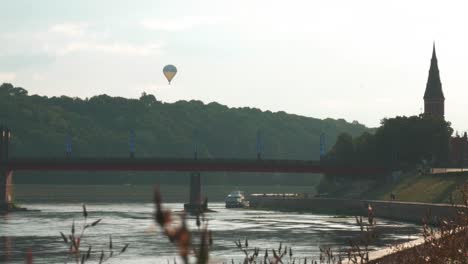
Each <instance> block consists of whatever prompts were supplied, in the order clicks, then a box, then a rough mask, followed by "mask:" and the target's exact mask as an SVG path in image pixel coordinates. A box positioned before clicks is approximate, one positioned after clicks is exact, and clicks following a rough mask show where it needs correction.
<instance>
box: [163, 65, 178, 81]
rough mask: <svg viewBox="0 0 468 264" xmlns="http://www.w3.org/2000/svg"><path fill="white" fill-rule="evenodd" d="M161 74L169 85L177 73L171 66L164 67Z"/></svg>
mask: <svg viewBox="0 0 468 264" xmlns="http://www.w3.org/2000/svg"><path fill="white" fill-rule="evenodd" d="M163 73H164V76H166V79H167V80H168V81H169V84H171V80H172V78H174V76H175V75H176V73H177V68H176V67H175V66H174V65H171V64H169V65H166V66H164V68H163Z"/></svg>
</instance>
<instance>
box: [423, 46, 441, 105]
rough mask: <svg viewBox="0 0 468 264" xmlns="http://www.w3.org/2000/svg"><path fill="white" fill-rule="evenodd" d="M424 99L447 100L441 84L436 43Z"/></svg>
mask: <svg viewBox="0 0 468 264" xmlns="http://www.w3.org/2000/svg"><path fill="white" fill-rule="evenodd" d="M424 99H442V100H444V99H445V97H444V93H443V92H442V83H441V82H440V75H439V66H438V65H437V56H436V50H435V42H434V44H433V46H432V58H431V67H430V68H429V77H428V78H427V84H426V92H425V93H424Z"/></svg>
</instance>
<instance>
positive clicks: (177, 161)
mask: <svg viewBox="0 0 468 264" xmlns="http://www.w3.org/2000/svg"><path fill="white" fill-rule="evenodd" d="M0 166H1V167H6V168H7V169H10V170H29V171H199V172H209V171H213V172H214V171H226V172H282V173H364V174H372V173H383V172H386V171H388V170H386V169H385V168H380V167H359V166H336V165H324V164H321V162H320V161H315V160H252V159H198V160H194V159H188V158H187V159H183V158H135V159H131V158H69V159H65V158H34V159H32V158H13V159H10V160H8V162H4V163H3V164H0Z"/></svg>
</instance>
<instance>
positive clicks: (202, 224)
mask: <svg viewBox="0 0 468 264" xmlns="http://www.w3.org/2000/svg"><path fill="white" fill-rule="evenodd" d="M154 204H155V213H154V220H155V222H156V224H157V225H159V227H161V229H162V230H163V233H164V235H166V236H167V237H168V238H169V241H170V242H171V243H173V244H175V245H176V246H177V248H178V250H179V256H180V257H181V258H182V260H183V262H184V263H189V258H190V257H192V258H194V259H195V262H196V263H197V264H205V263H208V261H209V256H210V254H209V252H210V249H211V246H212V245H213V238H212V234H211V231H209V230H208V221H207V220H206V218H205V217H204V214H203V213H202V214H198V215H197V216H196V225H197V228H198V230H197V233H198V236H199V240H198V244H196V243H194V241H192V237H193V236H194V234H195V232H192V231H190V230H189V229H188V228H187V221H186V216H185V213H182V214H179V215H177V214H174V213H172V212H171V211H170V210H165V209H163V208H162V199H161V193H160V192H159V188H158V187H156V188H155V191H154Z"/></svg>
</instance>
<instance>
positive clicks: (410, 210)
mask: <svg viewBox="0 0 468 264" xmlns="http://www.w3.org/2000/svg"><path fill="white" fill-rule="evenodd" d="M249 199H250V206H251V207H252V208H256V209H268V210H282V211H306V212H314V213H326V214H334V215H353V216H367V215H368V212H369V210H371V211H372V213H373V214H374V216H375V217H377V218H385V219H392V220H397V221H405V222H411V223H415V224H422V223H423V218H424V217H426V216H428V218H429V221H436V220H437V219H441V218H449V217H454V216H455V215H456V212H457V208H455V207H453V206H452V205H451V204H431V203H417V202H399V201H382V200H359V199H338V198H319V197H308V196H302V195H297V196H293V195H291V196H287V195H285V196H284V197H283V196H281V195H280V196H268V195H265V196H264V195H252V196H250V198H249ZM429 213H430V214H429Z"/></svg>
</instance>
